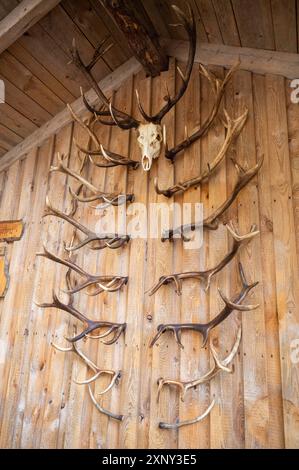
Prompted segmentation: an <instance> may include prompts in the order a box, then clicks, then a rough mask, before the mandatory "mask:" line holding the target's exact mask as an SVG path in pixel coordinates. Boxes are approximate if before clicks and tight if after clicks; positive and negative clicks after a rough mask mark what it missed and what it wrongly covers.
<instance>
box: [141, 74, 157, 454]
mask: <svg viewBox="0 0 299 470" xmlns="http://www.w3.org/2000/svg"><path fill="white" fill-rule="evenodd" d="M156 82H157V79H156V80H155V81H153V80H152V79H151V78H150V77H149V78H147V79H144V80H143V81H142V83H141V84H140V94H141V92H142V91H143V93H142V94H141V96H143V100H142V103H143V106H144V109H145V110H146V111H148V112H150V113H151V112H152V111H153V109H152V101H153V100H152V96H153V84H154V83H156ZM138 155H139V159H140V150H139V153H138ZM160 158H163V157H162V156H160ZM157 167H158V163H157V162H155V163H154V164H153V166H152V168H151V171H150V173H145V175H146V182H145V183H144V188H143V190H144V191H146V193H147V195H146V204H147V220H146V222H147V229H148V231H149V230H150V206H149V204H150V202H154V201H155V200H156V198H157V195H156V193H155V189H154V187H153V178H154V177H155V176H157ZM140 171H141V172H143V170H140ZM156 248H157V240H156V239H154V238H150V237H149V236H148V238H147V240H146V252H145V261H146V265H145V269H144V273H143V276H144V285H145V287H144V292H146V291H147V290H148V289H150V288H151V286H152V285H153V284H154V282H155V276H156V264H155V263H151V262H150V260H152V259H155V256H156V255H155V254H156ZM154 304H155V297H154V296H153V297H149V295H148V294H144V293H143V324H142V343H141V344H142V347H141V351H140V362H141V365H142V366H141V367H142V371H140V391H139V413H140V415H139V416H140V418H139V429H138V436H137V444H138V448H141V449H146V448H148V447H149V440H150V406H151V380H152V349H151V348H150V347H149V345H150V342H151V339H152V336H153V332H154V325H153V320H154V319H155V308H154Z"/></svg>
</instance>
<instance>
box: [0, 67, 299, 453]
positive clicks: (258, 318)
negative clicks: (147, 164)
mask: <svg viewBox="0 0 299 470" xmlns="http://www.w3.org/2000/svg"><path fill="white" fill-rule="evenodd" d="M174 65H175V64H174V63H172V66H171V69H170V71H169V72H167V73H165V74H163V75H162V77H157V78H155V79H146V78H145V77H144V75H143V73H142V72H140V73H139V74H138V75H137V76H136V77H134V78H131V79H129V80H128V81H127V82H126V84H125V85H124V86H122V87H121V88H120V90H119V91H117V92H116V93H115V95H114V97H113V99H114V100H115V103H116V104H117V105H118V106H120V107H123V106H124V107H125V108H126V110H127V111H129V112H130V110H131V109H133V110H134V113H135V115H136V116H137V105H136V100H135V96H134V94H133V90H134V88H135V87H136V86H138V88H139V90H140V94H141V97H142V99H143V102H144V105H145V108H146V109H148V110H150V109H152V110H156V109H157V108H159V106H160V105H161V99H162V97H163V94H164V91H163V83H164V81H165V80H166V78H167V77H168V81H169V87H170V89H171V88H173V87H174V86H177V84H178V81H176V84H175V82H174V76H173V75H174V74H173V71H174ZM197 69H198V66H197V65H196V66H195V71H194V72H193V77H192V81H191V84H190V88H189V89H188V91H187V93H186V95H185V97H184V98H183V100H182V101H181V102H180V103H179V105H178V106H177V109H176V111H175V112H174V111H173V112H172V113H171V114H169V116H168V117H167V119H166V121H167V122H166V123H167V125H168V139H169V143H170V145H171V144H172V142H173V141H176V142H177V141H179V140H180V138H181V137H182V136H183V133H184V124H185V123H188V128H189V131H191V130H192V127H193V125H197V124H198V122H199V120H201V121H203V120H204V118H205V115H206V113H207V112H208V107H210V106H211V105H212V99H213V98H212V94H211V92H210V90H209V86H208V85H207V83H206V81H205V80H204V79H202V78H200V79H199V76H198V73H197ZM213 70H214V69H213ZM215 71H216V73H218V74H219V75H222V74H223V71H222V69H219V68H217V69H215ZM289 93H290V88H289V83H288V82H287V81H285V80H284V79H283V78H281V77H274V76H266V77H263V76H261V75H252V74H250V73H249V72H244V71H240V72H238V73H237V74H236V75H235V78H234V79H233V81H232V82H231V84H230V85H229V87H228V89H227V92H226V96H225V105H226V107H227V109H228V111H229V113H230V114H231V115H232V117H236V116H238V115H239V114H240V113H241V112H242V111H243V108H244V105H245V104H246V105H247V106H248V107H249V109H250V113H249V119H248V122H247V123H246V125H245V128H244V131H243V133H242V134H241V135H240V137H239V139H238V140H237V141H236V143H235V145H233V146H232V147H231V149H230V151H229V152H228V155H227V158H226V164H224V163H223V164H222V165H221V167H220V168H219V169H218V171H217V173H215V175H214V176H213V177H212V179H211V180H210V182H209V183H206V184H204V185H203V186H202V187H201V188H198V189H195V188H193V189H191V190H190V191H188V192H186V193H185V194H184V195H183V196H182V195H178V196H177V197H176V199H175V200H176V201H177V202H182V201H184V202H188V201H193V202H198V201H199V200H201V201H202V202H203V203H204V209H205V213H208V212H210V211H212V210H213V209H214V208H215V207H216V206H218V204H219V203H220V202H221V201H222V200H223V199H225V197H226V194H228V193H230V191H231V189H232V187H233V184H234V181H235V178H236V175H235V170H234V168H233V166H232V164H231V162H230V161H229V157H230V156H235V157H236V158H237V159H238V161H240V163H243V164H248V165H251V164H253V163H254V162H255V161H256V160H257V159H258V158H259V157H260V156H261V154H264V155H265V162H264V165H263V167H262V169H261V171H260V173H259V175H258V177H257V178H255V180H253V181H252V183H251V184H250V186H249V187H248V188H247V189H246V190H244V192H243V193H241V194H240V196H239V197H238V200H237V203H235V204H234V205H233V206H232V208H231V209H230V211H229V213H228V215H227V218H226V219H227V220H229V219H233V220H236V221H237V222H238V223H239V227H240V232H241V233H243V232H244V233H245V232H247V231H248V230H249V228H250V225H251V224H252V223H257V224H258V226H259V229H260V232H261V233H260V235H259V236H258V237H257V238H256V239H255V240H254V241H253V242H251V244H250V245H249V246H248V247H246V248H244V249H243V251H242V253H241V255H240V258H241V260H242V262H243V263H244V269H245V272H246V274H247V276H248V278H249V279H250V280H251V281H253V280H259V281H260V286H259V287H258V288H257V289H256V290H255V293H254V294H253V296H252V297H251V298H249V299H248V303H249V302H250V303H255V302H256V301H258V302H259V303H260V308H259V309H258V310H257V311H256V312H244V313H243V314H236V313H234V314H233V315H232V316H231V317H230V318H229V319H227V320H226V322H225V323H223V324H222V325H221V327H220V328H219V329H218V330H217V331H215V332H214V334H213V338H215V341H217V342H218V344H219V347H220V350H221V356H225V355H226V354H227V352H226V351H227V350H228V349H230V347H231V345H232V343H233V341H234V338H235V333H236V329H237V326H238V324H239V323H240V322H241V323H242V327H243V339H242V344H241V349H240V353H239V354H238V355H237V357H236V358H235V360H234V364H235V373H234V374H233V375H228V374H226V375H224V374H223V375H219V376H218V377H217V378H216V379H215V380H214V381H213V383H211V384H210V386H209V385H205V386H201V387H199V389H197V390H195V391H190V392H188V393H189V395H187V397H186V401H185V403H180V402H179V399H178V395H177V393H176V391H174V390H170V389H168V390H167V389H165V390H163V393H162V396H161V401H160V404H159V405H157V403H156V391H157V386H156V380H157V378H158V377H160V376H162V375H163V376H168V377H171V378H180V377H181V378H183V379H187V378H191V377H194V376H195V375H196V376H197V375H199V374H202V373H204V372H205V371H206V370H207V369H208V367H209V364H208V361H209V359H208V356H209V354H208V351H207V350H201V349H200V338H199V337H198V335H196V334H194V335H193V334H192V335H189V334H185V335H183V343H184V344H185V350H184V351H179V350H178V348H177V345H176V344H175V342H174V339H173V337H171V336H168V335H167V336H166V335H165V337H163V338H161V340H160V341H159V346H155V347H154V348H153V350H149V349H148V345H149V342H150V339H151V337H152V335H153V334H154V332H155V329H156V327H157V325H158V324H159V323H161V322H163V321H167V322H173V321H183V320H187V319H192V320H194V321H196V320H197V319H200V321H206V320H207V319H209V318H212V317H214V316H215V314H217V313H218V311H219V310H220V309H221V308H222V302H221V300H220V299H219V297H218V295H217V286H219V287H221V288H222V289H223V290H224V291H225V292H226V293H227V294H228V295H232V294H234V292H235V291H236V290H237V287H238V285H239V280H238V274H237V264H236V262H232V263H231V264H230V265H229V266H227V267H226V268H225V269H224V271H223V272H222V273H220V274H219V275H218V276H217V277H216V278H214V280H213V282H212V286H211V290H210V292H209V294H207V295H205V294H204V293H203V291H202V289H201V287H200V285H199V283H198V281H188V282H186V283H185V284H184V286H183V295H182V298H181V299H180V298H178V297H177V296H176V294H175V293H174V292H173V290H172V288H171V287H170V286H163V287H162V288H161V289H160V291H158V293H157V294H156V295H155V296H154V297H151V298H149V297H148V296H147V295H144V290H145V289H147V288H149V287H150V286H151V285H152V284H153V283H154V282H155V281H156V280H157V278H158V277H159V276H160V275H161V274H163V273H166V272H171V271H172V270H176V271H177V270H180V271H181V270H187V269H188V270H189V269H193V268H194V269H195V268H199V267H200V268H204V267H205V266H211V265H212V264H214V263H215V262H216V261H218V259H219V258H220V257H222V256H223V254H224V252H226V251H227V249H228V247H229V246H230V244H231V240H230V239H229V238H228V237H227V235H226V231H225V230H224V229H223V228H221V229H219V231H217V232H215V233H210V234H209V233H206V234H204V242H205V243H204V246H203V247H202V248H201V249H200V250H196V251H195V252H194V251H193V250H191V251H189V250H183V248H182V246H181V245H180V242H178V241H176V242H174V244H173V245H169V244H167V243H165V244H162V243H161V242H160V241H159V240H153V239H148V240H132V241H131V242H130V244H129V245H128V246H126V247H125V248H123V249H121V250H117V251H113V252H112V251H110V252H108V251H107V250H106V251H103V252H102V253H98V254H97V255H94V253H93V252H90V251H89V250H88V249H84V250H82V251H81V252H78V253H77V255H76V257H77V262H78V263H79V264H80V265H82V266H84V267H85V268H86V269H88V270H89V271H90V272H102V273H103V274H111V273H112V272H113V273H115V274H121V275H126V274H128V275H129V277H130V281H129V284H128V286H127V287H125V288H124V289H123V291H121V292H119V293H117V294H112V293H109V294H105V295H103V296H100V297H98V298H90V299H89V298H87V296H85V295H84V294H81V295H80V296H76V298H75V302H76V303H75V305H76V306H78V307H79V309H82V310H84V309H86V310H88V311H91V312H99V313H98V315H100V317H101V318H107V319H111V320H112V319H113V320H115V321H127V323H128V330H127V334H126V337H125V338H123V337H121V338H120V339H119V341H118V342H117V344H115V345H113V346H110V347H109V346H104V345H102V344H100V343H97V342H96V341H92V342H91V341H89V342H86V343H84V344H83V346H82V347H83V348H84V350H85V351H86V352H87V353H88V354H89V355H90V356H92V358H93V359H94V360H96V359H97V361H98V363H99V364H100V365H101V366H105V367H113V368H119V369H121V370H122V371H123V377H122V379H121V381H120V384H119V385H118V386H117V387H116V388H115V389H114V390H113V392H112V393H110V394H108V395H107V396H106V397H105V399H104V402H103V404H104V406H106V407H107V408H110V409H112V410H113V411H115V412H117V411H119V412H121V413H124V414H125V419H124V422H123V423H121V424H120V425H119V424H118V423H115V422H112V421H110V420H109V419H108V418H107V417H106V416H102V415H100V414H99V413H98V412H97V411H96V409H95V408H94V407H93V406H92V404H91V402H90V399H89V396H88V393H87V390H86V389H84V388H83V387H80V386H78V385H75V384H73V383H72V382H71V379H73V378H75V377H76V376H78V374H79V376H80V378H84V374H85V373H86V370H85V367H84V366H82V364H81V363H78V361H77V360H76V359H75V358H74V356H73V355H72V354H71V353H69V354H65V355H64V354H63V353H60V352H56V351H54V350H53V349H52V348H51V346H50V343H51V341H52V340H55V341H56V342H57V343H59V344H61V345H64V340H63V336H64V335H72V334H73V332H74V325H76V322H74V321H73V319H70V318H69V317H68V315H67V314H66V313H64V312H61V311H57V312H55V311H54V310H52V309H51V310H50V309H49V310H46V311H45V310H42V309H39V308H37V307H36V306H35V305H34V303H33V300H37V301H47V300H50V295H51V288H52V287H55V289H56V291H57V292H58V293H59V290H58V289H59V286H61V285H62V284H63V281H64V272H65V271H64V270H63V268H61V267H60V266H56V265H55V264H54V263H51V262H50V261H48V260H45V259H35V252H36V251H38V250H40V249H41V248H42V241H45V242H46V243H47V246H48V247H49V248H50V249H51V250H52V251H54V252H56V253H59V254H60V255H63V249H62V240H69V238H70V236H71V233H72V229H71V227H70V226H69V225H68V224H67V223H65V222H62V221H58V220H55V218H53V217H48V218H46V219H44V220H43V221H41V219H40V218H41V215H42V212H43V209H44V204H45V195H46V193H47V192H48V190H49V192H50V197H51V200H52V202H53V204H54V205H55V206H57V207H59V208H60V209H63V210H67V209H68V208H69V196H68V191H67V186H66V181H68V182H69V183H70V184H71V185H72V187H76V182H75V181H71V180H70V179H68V180H67V179H66V177H65V176H63V175H61V174H58V173H55V174H52V175H51V177H50V178H49V179H48V174H47V171H48V168H49V166H50V164H51V162H54V163H55V161H56V152H57V151H60V152H62V153H64V152H66V153H67V152H70V157H69V158H70V164H71V166H76V165H78V162H77V157H76V155H77V152H76V149H75V148H74V145H73V143H72V135H76V137H77V139H78V140H79V141H80V143H81V145H84V146H86V145H87V136H86V135H85V133H84V132H83V131H82V130H81V129H80V128H79V127H78V125H77V124H75V125H74V126H73V125H68V126H67V127H66V128H64V129H62V130H61V131H60V132H59V133H58V134H57V135H56V136H53V137H51V138H50V139H49V140H48V141H47V142H45V143H44V144H43V145H42V147H41V148H40V149H38V150H32V151H31V152H30V154H29V155H28V156H27V158H25V159H23V160H19V161H17V162H16V163H15V164H14V165H12V166H11V167H10V168H9V169H8V170H7V171H6V172H3V173H2V174H1V175H0V178H1V192H0V214H1V218H20V217H23V218H24V220H25V223H26V229H25V233H24V236H23V238H22V240H21V241H19V242H17V243H14V244H13V245H10V246H9V250H8V251H9V259H10V276H11V283H10V288H9V290H8V292H7V295H6V297H5V299H4V300H2V301H0V310H1V317H0V335H1V336H0V344H1V354H0V370H1V375H2V380H1V383H0V397H1V400H0V416H1V420H0V421H1V429H0V446H1V447H22V448H30V447H42V448H45V447H51V448H55V447H58V448H61V447H65V448H72V447H77V448H78V447H83V448H88V447H92V448H114V447H120V448H135V447H140V448H147V447H149V448H157V447H160V448H163V447H164V448H168V447H171V448H176V447H178V448H204V447H212V448H216V447H226V448H228V447H239V448H242V447H248V448H252V447H261V448H262V447H275V448H276V447H284V446H286V447H297V448H298V447H299V443H298V435H299V432H298V364H297V365H296V364H292V363H291V362H290V353H291V341H292V340H293V339H295V338H297V337H298V333H299V319H298V264H297V260H298V254H297V251H296V243H297V247H298V244H299V236H298V232H297V234H296V231H295V226H297V224H298V218H297V215H298V207H297V191H298V184H299V182H298V169H297V163H296V162H297V158H298V142H299V132H298V129H297V128H296V125H295V123H296V118H297V117H298V113H299V108H298V105H295V104H291V103H290V102H289ZM97 133H98V135H99V136H100V138H101V139H102V140H103V143H104V144H108V145H109V147H110V148H111V149H112V150H114V151H119V152H123V153H124V154H126V153H127V152H128V150H129V153H130V156H131V157H134V158H136V159H137V158H138V157H139V149H138V147H137V143H136V140H135V135H134V133H132V135H130V136H129V133H126V132H122V131H120V130H118V129H113V130H112V129H108V128H103V127H98V128H97ZM223 138H224V131H223V128H222V126H221V125H220V124H219V123H217V124H216V125H215V127H214V128H213V129H212V130H211V132H210V134H208V135H207V136H205V137H204V138H203V139H202V141H201V143H200V144H199V145H197V144H196V145H194V146H193V148H190V149H188V151H186V152H185V153H184V154H182V155H179V156H178V157H177V159H176V162H175V164H174V166H172V165H171V164H170V163H169V162H168V161H166V160H165V159H164V158H163V157H162V156H161V157H160V159H159V160H158V162H155V163H154V165H153V168H152V171H151V173H150V174H146V173H144V172H142V171H141V170H136V171H133V170H131V169H130V170H128V169H125V168H116V169H108V170H102V169H94V168H88V169H87V170H86V175H87V176H88V177H90V178H91V179H92V180H93V182H94V183H95V184H97V185H98V186H99V187H103V188H105V190H117V189H119V190H122V191H127V192H131V191H134V193H135V195H136V202H147V203H151V202H154V201H161V202H166V203H167V204H170V203H171V202H172V201H167V200H166V199H164V198H163V199H162V196H159V197H158V196H157V195H156V193H155V191H154V188H153V178H154V176H155V175H159V180H160V181H161V185H162V186H164V185H165V186H166V185H168V184H170V183H171V182H172V181H173V180H175V181H178V180H182V179H184V178H185V177H187V176H189V175H190V176H191V175H192V176H193V175H194V174H195V173H198V172H199V171H200V169H201V168H204V167H205V165H206V162H207V161H211V159H212V158H213V157H214V156H215V153H216V152H217V150H218V148H219V147H220V145H221V143H222V142H223ZM288 138H289V139H290V140H289V145H288ZM12 188H16V190H15V191H14V192H13V191H12ZM292 194H293V199H292ZM12 195H13V196H12ZM128 207H130V206H128ZM131 207H132V208H133V206H131ZM131 210H132V209H131ZM136 210H137V209H135V211H134V213H133V217H134V216H136ZM77 217H78V218H79V219H80V220H82V221H83V223H85V224H86V225H88V226H90V227H91V228H93V227H94V224H95V222H96V221H97V220H98V217H99V215H98V214H96V212H95V211H94V210H93V209H87V208H86V207H83V205H80V207H79V211H78V214H77ZM296 235H297V239H296ZM60 295H61V296H62V297H63V294H62V293H60ZM151 317H152V320H151ZM103 384H104V382H101V383H100V384H97V385H96V389H98V390H99V389H100V388H101V387H102V385H103ZM214 396H215V398H216V404H215V407H214V409H213V410H212V413H211V416H210V417H208V418H207V419H206V420H205V421H203V422H202V423H198V424H197V425H194V426H192V427H190V428H185V429H184V428H182V429H181V430H179V431H178V432H172V431H171V432H167V431H162V430H159V429H158V428H157V424H158V422H159V421H160V420H161V419H163V420H169V421H174V420H175V419H176V417H178V416H179V417H180V419H187V418H190V417H193V416H194V414H197V413H200V412H202V410H203V409H204V408H205V407H206V405H207V404H208V403H209V402H210V401H211V399H212V398H213V397H214Z"/></svg>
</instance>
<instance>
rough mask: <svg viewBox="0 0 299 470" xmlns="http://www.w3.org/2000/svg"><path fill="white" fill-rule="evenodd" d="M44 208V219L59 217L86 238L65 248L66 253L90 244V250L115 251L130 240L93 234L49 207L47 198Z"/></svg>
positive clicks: (117, 235)
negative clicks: (104, 249) (45, 210)
mask: <svg viewBox="0 0 299 470" xmlns="http://www.w3.org/2000/svg"><path fill="white" fill-rule="evenodd" d="M46 208H47V212H46V213H45V214H44V217H47V216H49V215H54V216H55V217H59V218H60V219H63V220H66V221H67V222H69V223H70V224H71V225H73V227H75V228H76V229H77V230H79V231H80V232H82V233H84V234H85V235H86V238H84V239H83V240H82V241H81V242H79V243H78V245H76V246H65V250H66V251H75V250H78V249H79V248H82V247H83V246H85V245H89V244H90V243H92V244H93V245H92V246H91V247H90V248H91V249H92V250H102V249H103V248H111V249H116V248H119V247H121V246H123V245H124V244H125V243H127V242H128V241H129V240H130V236H129V235H121V234H117V233H103V234H101V233H99V234H97V233H95V232H93V231H92V230H90V229H88V228H87V227H84V225H82V224H80V222H78V221H77V220H75V219H73V218H72V217H71V216H69V215H68V214H65V213H64V212H61V211H59V210H58V209H55V208H54V207H53V206H52V205H51V203H50V201H49V198H48V196H47V198H46Z"/></svg>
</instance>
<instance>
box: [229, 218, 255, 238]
mask: <svg viewBox="0 0 299 470" xmlns="http://www.w3.org/2000/svg"><path fill="white" fill-rule="evenodd" d="M225 227H226V229H227V230H228V231H229V233H230V234H231V236H232V237H233V239H234V240H235V241H236V242H237V243H242V242H245V241H249V240H251V239H252V238H254V237H255V236H256V235H258V234H259V233H260V231H259V230H256V228H257V226H256V225H255V224H253V225H252V226H251V227H250V232H249V233H246V234H245V235H239V234H238V233H237V232H236V230H235V229H234V226H233V223H232V221H231V222H230V223H228V224H226V225H225Z"/></svg>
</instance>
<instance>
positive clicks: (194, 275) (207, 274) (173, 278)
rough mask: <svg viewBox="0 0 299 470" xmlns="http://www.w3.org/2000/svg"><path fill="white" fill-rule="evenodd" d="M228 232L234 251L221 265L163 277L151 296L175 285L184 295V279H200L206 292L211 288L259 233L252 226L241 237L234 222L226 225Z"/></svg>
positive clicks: (179, 292)
mask: <svg viewBox="0 0 299 470" xmlns="http://www.w3.org/2000/svg"><path fill="white" fill-rule="evenodd" d="M226 228H227V230H228V231H229V232H230V234H231V236H232V237H233V240H234V243H233V246H232V249H231V251H230V252H229V253H227V255H226V256H225V257H224V258H223V259H222V260H221V261H219V263H218V264H217V265H216V266H214V267H213V268H210V269H207V270H205V271H187V272H183V273H175V274H169V275H168V276H162V277H160V279H159V282H157V284H156V285H155V286H153V287H152V289H151V290H150V291H149V295H153V294H155V293H156V292H157V290H158V289H160V287H161V286H163V285H167V284H170V283H173V284H174V286H175V292H176V293H177V294H178V295H181V294H182V281H183V280H184V279H199V280H200V281H205V282H206V291H207V290H208V289H209V287H210V282H211V279H212V277H213V276H215V274H217V273H218V272H219V271H221V269H223V268H224V267H225V266H226V265H227V264H228V263H229V262H230V261H231V260H232V259H233V258H234V256H235V255H236V254H237V253H238V251H239V249H240V248H241V246H242V245H244V244H245V243H248V242H249V241H250V240H251V239H252V238H253V237H255V236H256V235H257V234H258V233H259V231H258V230H256V225H252V227H251V229H250V232H249V233H247V234H246V235H239V234H238V233H237V232H236V231H235V229H234V227H233V224H232V222H231V223H230V224H227V225H226Z"/></svg>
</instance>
